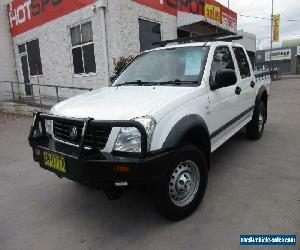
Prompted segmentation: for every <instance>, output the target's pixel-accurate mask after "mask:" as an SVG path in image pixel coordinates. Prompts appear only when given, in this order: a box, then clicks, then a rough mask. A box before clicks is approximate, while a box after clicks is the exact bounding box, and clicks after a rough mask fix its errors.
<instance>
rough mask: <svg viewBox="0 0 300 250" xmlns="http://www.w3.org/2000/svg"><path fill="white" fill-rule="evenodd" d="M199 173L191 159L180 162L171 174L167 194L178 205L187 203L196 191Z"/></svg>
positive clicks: (181, 205)
mask: <svg viewBox="0 0 300 250" xmlns="http://www.w3.org/2000/svg"><path fill="white" fill-rule="evenodd" d="M199 183H200V173H199V168H198V166H197V165H196V164H195V163H194V162H193V161H185V162H182V163H180V164H179V165H178V166H177V167H176V168H175V170H174V172H173V173H172V175H171V180H170V183H169V196H170V198H171V201H172V202H173V203H174V204H175V205H176V206H178V207H183V206H186V205H188V204H189V203H190V202H191V201H192V200H193V199H194V197H195V195H196V194H197V192H198V189H199Z"/></svg>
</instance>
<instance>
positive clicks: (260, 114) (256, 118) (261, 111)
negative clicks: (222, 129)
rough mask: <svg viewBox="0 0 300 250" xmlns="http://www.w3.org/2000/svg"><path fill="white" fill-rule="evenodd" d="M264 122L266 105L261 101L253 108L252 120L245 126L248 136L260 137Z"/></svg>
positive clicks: (252, 137) (254, 138) (251, 137)
mask: <svg viewBox="0 0 300 250" xmlns="http://www.w3.org/2000/svg"><path fill="white" fill-rule="evenodd" d="M265 122H266V107H265V104H264V103H263V102H260V104H259V106H258V107H256V108H255V110H254V113H253V117H252V121H251V122H250V123H249V124H248V125H247V126H246V133H247V136H248V138H250V139H252V140H258V139H260V138H261V136H262V134H263V132H264V128H265Z"/></svg>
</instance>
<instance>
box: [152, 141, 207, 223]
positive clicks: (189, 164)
mask: <svg viewBox="0 0 300 250" xmlns="http://www.w3.org/2000/svg"><path fill="white" fill-rule="evenodd" d="M174 155H175V157H174V159H172V160H171V162H170V168H169V172H168V174H167V175H166V176H165V177H164V178H163V179H162V180H160V181H159V182H158V183H156V186H155V187H154V190H153V191H154V192H153V195H154V199H155V201H156V205H157V207H158V210H159V212H160V214H161V215H162V216H163V217H165V218H167V219H169V220H173V221H178V220H181V219H184V218H186V217H187V216H189V215H190V214H192V213H193V212H194V211H195V209H196V208H197V207H198V205H199V203H200V202H201V200H202V198H203V196H204V193H205V190H206V185H207V178H208V173H207V172H208V170H207V169H208V165H207V160H206V158H205V156H204V154H203V153H202V151H201V150H199V149H198V148H197V147H195V146H193V145H184V146H181V147H180V148H179V149H178V150H177V152H176V153H175V154H174Z"/></svg>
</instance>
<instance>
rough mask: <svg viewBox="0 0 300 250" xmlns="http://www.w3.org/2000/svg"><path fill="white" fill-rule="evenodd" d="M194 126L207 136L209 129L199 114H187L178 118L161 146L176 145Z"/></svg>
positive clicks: (170, 146) (171, 146) (169, 146)
mask: <svg viewBox="0 0 300 250" xmlns="http://www.w3.org/2000/svg"><path fill="white" fill-rule="evenodd" d="M195 127H199V128H200V127H201V128H202V129H203V130H204V131H205V133H206V134H207V136H208V137H209V131H208V128H207V125H206V123H205V121H204V119H203V118H202V117H201V116H199V115H187V116H185V117H183V118H182V119H181V120H179V121H178V122H177V123H176V124H175V126H174V127H173V128H172V129H171V131H170V133H169V135H168V136H167V138H166V140H165V142H164V144H163V148H173V147H177V146H178V145H179V144H180V143H181V141H182V139H183V137H184V136H185V135H186V134H187V133H188V131H190V130H191V129H193V128H195Z"/></svg>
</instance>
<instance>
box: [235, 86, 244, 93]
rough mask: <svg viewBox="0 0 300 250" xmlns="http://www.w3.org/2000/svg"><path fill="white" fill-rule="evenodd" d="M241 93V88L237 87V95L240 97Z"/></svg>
mask: <svg viewBox="0 0 300 250" xmlns="http://www.w3.org/2000/svg"><path fill="white" fill-rule="evenodd" d="M241 92H242V89H241V88H240V87H236V89H235V93H236V94H237V95H240V94H241Z"/></svg>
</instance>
